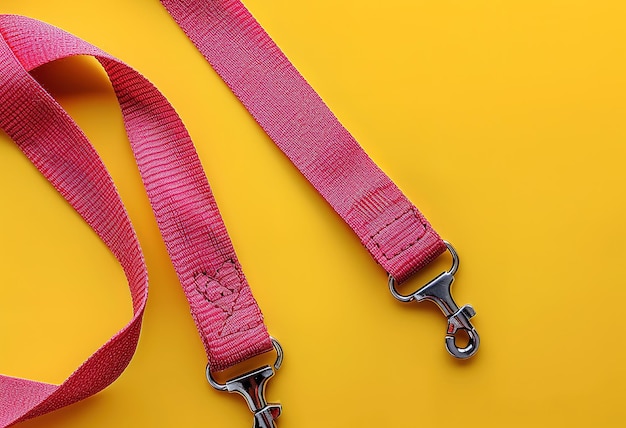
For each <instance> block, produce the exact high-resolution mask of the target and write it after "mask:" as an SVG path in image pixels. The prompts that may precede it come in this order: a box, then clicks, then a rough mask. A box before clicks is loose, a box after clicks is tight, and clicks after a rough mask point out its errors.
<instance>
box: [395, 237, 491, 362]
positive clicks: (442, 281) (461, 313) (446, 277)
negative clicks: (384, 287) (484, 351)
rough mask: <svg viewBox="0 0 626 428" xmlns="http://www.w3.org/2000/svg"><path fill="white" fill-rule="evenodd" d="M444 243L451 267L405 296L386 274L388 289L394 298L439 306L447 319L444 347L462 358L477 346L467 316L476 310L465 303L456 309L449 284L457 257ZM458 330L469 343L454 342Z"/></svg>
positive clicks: (478, 339) (470, 315)
mask: <svg viewBox="0 0 626 428" xmlns="http://www.w3.org/2000/svg"><path fill="white" fill-rule="evenodd" d="M444 242H445V244H446V247H448V251H450V254H452V267H451V268H450V270H448V271H447V272H443V273H441V274H440V275H439V276H437V277H436V278H435V279H433V280H432V281H430V282H429V283H428V284H426V285H425V286H423V287H422V288H420V289H419V290H417V291H416V292H415V293H413V294H409V295H406V296H405V295H402V294H400V293H398V291H397V290H396V280H395V278H394V277H393V276H391V275H389V290H390V291H391V294H392V295H393V297H395V298H396V299H398V300H400V301H401V302H411V301H413V300H415V301H417V302H422V301H424V300H430V301H431V302H434V303H435V304H436V305H437V306H439V308H440V309H441V311H442V312H443V314H444V315H445V316H446V318H448V331H447V333H446V348H447V349H448V352H449V353H450V354H451V355H452V356H453V357H456V358H463V359H464V358H469V357H471V356H472V355H474V354H475V353H476V351H478V346H479V345H480V337H479V336H478V333H477V332H476V329H475V328H474V326H473V325H472V323H471V322H470V318H472V317H473V316H474V315H476V311H475V310H474V308H473V307H472V306H471V305H465V306H463V307H461V308H459V307H458V306H457V304H456V303H455V302H454V299H453V298H452V294H451V293H450V286H451V285H452V283H453V282H454V274H455V273H456V271H457V269H458V268H459V256H458V254H457V253H456V251H455V249H454V247H453V246H452V245H450V243H449V242H446V241H444ZM459 330H464V331H465V332H466V333H467V336H468V343H467V345H466V346H465V347H462V348H459V347H458V346H457V345H456V337H455V334H456V333H457V332H458V331H459Z"/></svg>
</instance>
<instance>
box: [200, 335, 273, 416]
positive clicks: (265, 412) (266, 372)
mask: <svg viewBox="0 0 626 428" xmlns="http://www.w3.org/2000/svg"><path fill="white" fill-rule="evenodd" d="M271 340H272V345H273V346H274V349H275V350H276V354H277V357H276V362H275V363H274V369H276V370H278V369H279V368H280V365H281V364H282V362H283V349H282V347H281V346H280V343H278V341H277V340H276V339H274V338H271ZM274 369H273V368H272V367H270V366H263V367H261V368H259V369H256V370H253V371H251V372H248V373H245V374H243V375H241V376H238V377H236V378H234V379H231V380H229V381H227V382H226V383H225V384H221V383H218V382H217V381H216V380H215V379H214V378H213V376H212V375H211V370H210V368H209V366H208V365H207V368H206V377H207V380H208V381H209V383H210V384H211V386H212V387H213V388H215V389H217V390H218V391H228V392H236V393H237V394H239V395H241V396H242V397H243V398H244V399H245V400H246V403H247V404H248V407H249V408H250V411H252V413H254V425H253V428H276V422H275V420H276V419H278V417H279V416H280V413H281V412H282V406H281V405H280V404H276V403H269V404H268V403H267V401H266V400H265V386H266V384H267V381H268V380H269V379H270V378H271V377H272V376H274Z"/></svg>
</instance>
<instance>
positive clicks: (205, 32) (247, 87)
mask: <svg viewBox="0 0 626 428" xmlns="http://www.w3.org/2000/svg"><path fill="white" fill-rule="evenodd" d="M160 1H161V3H162V4H163V6H165V8H166V9H167V10H168V12H169V13H170V15H172V17H173V18H174V20H175V21H176V22H177V23H178V25H179V26H180V27H181V28H182V30H183V31H184V32H185V33H186V34H187V36H188V37H189V38H190V39H191V41H192V42H193V43H194V44H195V46H196V47H197V48H198V50H199V51H200V52H201V53H202V54H203V55H204V57H205V58H206V60H207V61H208V62H209V63H210V64H211V66H212V67H213V68H214V69H215V71H216V72H217V73H218V74H219V75H220V76H221V78H222V80H224V82H225V83H226V84H227V85H228V87H229V88H230V89H231V90H232V92H233V93H234V94H235V95H236V96H237V97H238V98H239V100H240V101H241V102H242V103H243V105H244V106H245V107H246V109H247V110H248V111H249V112H250V114H251V115H252V116H253V117H254V118H255V120H256V121H257V122H258V123H259V125H260V126H261V127H262V128H263V129H264V130H265V132H266V133H267V134H268V135H269V137H270V138H271V139H272V140H273V141H274V142H275V143H276V145H277V146H278V147H279V148H280V149H281V150H282V151H283V153H285V155H286V156H287V157H288V158H289V159H290V160H291V162H292V163H293V164H294V165H295V166H296V167H297V168H298V169H299V170H300V172H301V173H302V174H303V175H304V176H305V177H306V179H307V180H308V181H309V182H310V183H311V184H312V185H313V186H314V187H315V189H316V190H317V191H318V192H319V193H320V194H321V195H322V197H324V199H325V200H326V201H327V202H328V203H329V204H330V205H331V207H332V208H333V209H334V210H335V211H336V212H337V214H339V216H340V217H341V218H342V219H343V220H344V221H345V222H346V223H347V224H348V225H349V226H350V228H352V230H353V231H354V233H355V234H356V235H357V236H358V237H359V239H360V240H361V243H362V244H363V245H364V246H365V248H367V249H368V250H369V252H370V254H371V255H372V257H373V258H374V260H376V261H377V262H378V263H379V264H380V265H381V266H382V267H383V268H384V269H385V270H386V271H387V273H388V274H389V282H388V284H389V289H390V291H391V293H392V295H393V296H394V297H395V298H396V299H398V300H400V301H402V302H411V301H418V302H420V301H425V300H428V301H432V302H433V303H435V304H436V305H438V306H439V308H440V309H441V311H442V312H443V313H444V315H445V316H446V318H447V319H448V327H447V330H446V336H445V343H446V349H447V350H448V352H449V353H450V354H451V355H452V356H454V357H456V358H469V357H471V356H472V355H474V354H475V353H476V351H477V350H478V346H479V343H480V339H479V336H478V333H477V332H476V330H475V329H474V326H473V325H472V323H471V322H470V319H471V318H472V317H473V316H474V315H475V314H476V313H475V311H474V308H473V307H472V306H470V305H464V306H462V307H460V308H459V306H457V304H456V303H455V302H454V299H453V298H452V295H451V293H450V286H451V285H452V282H453V281H454V273H455V272H456V270H457V268H458V262H459V259H458V256H457V253H456V251H455V250H454V248H453V247H452V246H451V245H450V244H449V243H448V242H445V241H443V240H442V239H441V238H440V237H439V235H438V234H437V233H436V232H435V230H434V229H433V228H432V226H431V225H430V223H428V221H427V220H426V219H425V218H424V216H423V215H422V214H421V213H420V212H419V210H418V209H417V208H416V207H415V206H414V205H413V204H412V203H411V202H410V201H409V200H408V198H407V197H406V196H405V195H404V194H403V193H402V192H401V191H400V189H398V187H397V186H396V185H395V184H394V183H393V182H392V181H391V179H390V178H389V177H388V176H387V175H385V173H384V172H383V171H381V169H380V168H378V166H377V165H376V164H375V163H374V162H373V161H372V160H371V159H370V158H369V156H368V155H367V154H366V153H365V151H364V150H363V149H362V148H361V146H360V145H359V144H358V143H357V141H356V140H355V139H354V137H352V135H350V133H349V132H348V131H347V130H346V129H345V128H344V127H343V126H342V125H341V123H339V120H338V119H337V118H336V117H335V115H334V114H333V113H332V112H331V111H330V109H329V108H328V107H327V106H326V104H324V101H322V99H321V98H320V97H319V95H318V94H317V93H316V92H315V91H314V90H313V88H312V87H311V86H310V85H309V84H308V83H307V81H306V80H305V79H304V77H302V75H301V74H300V73H299V72H298V70H296V68H295V67H294V66H293V64H291V62H290V61H289V60H288V59H287V57H286V56H285V55H284V54H283V52H282V51H281V50H280V48H279V47H278V46H277V45H276V43H274V41H273V40H272V39H271V38H270V36H269V35H268V34H267V33H266V32H265V30H264V29H263V28H262V27H261V25H260V24H259V23H258V22H257V21H256V20H255V18H254V17H253V16H252V14H251V13H250V12H249V11H248V10H247V9H246V7H245V6H244V5H243V3H242V2H241V1H240V0H193V1H192V0H160ZM446 249H448V250H449V251H450V253H451V255H452V258H453V263H452V268H451V269H450V270H449V271H447V272H444V273H442V274H441V275H439V276H438V277H436V278H435V279H433V280H432V281H430V282H429V283H427V284H426V285H425V286H423V287H421V288H419V289H418V290H417V291H416V292H414V293H412V294H410V295H407V296H405V295H402V294H399V293H398V292H397V290H396V284H398V283H401V282H403V281H406V280H407V279H408V278H409V277H411V275H413V274H414V273H415V272H417V271H419V270H420V269H422V268H423V267H424V266H426V265H427V264H429V263H430V262H431V261H433V260H434V259H435V258H437V256H439V255H440V254H441V253H443V252H444V251H446ZM459 330H463V331H465V332H466V333H467V336H468V342H467V344H466V345H462V346H458V345H457V343H456V334H457V332H458V331H459Z"/></svg>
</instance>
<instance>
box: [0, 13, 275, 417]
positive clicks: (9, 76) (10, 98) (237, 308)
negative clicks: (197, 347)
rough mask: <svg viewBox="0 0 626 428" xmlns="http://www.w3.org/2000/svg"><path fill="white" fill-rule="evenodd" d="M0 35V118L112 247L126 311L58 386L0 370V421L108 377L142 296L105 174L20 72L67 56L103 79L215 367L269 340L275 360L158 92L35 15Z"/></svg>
mask: <svg viewBox="0 0 626 428" xmlns="http://www.w3.org/2000/svg"><path fill="white" fill-rule="evenodd" d="M0 35H1V36H2V37H0V98H1V99H0V126H1V127H2V129H3V130H5V132H7V134H8V135H9V136H11V138H12V139H13V140H14V141H15V142H16V143H17V144H18V146H19V147H20V149H22V151H23V152H24V153H25V154H26V156H28V158H29V159H31V161H32V162H33V163H34V164H35V166H37V168H38V169H39V170H40V171H41V172H42V173H43V174H44V175H45V176H46V178H48V180H50V182H51V183H52V184H53V185H54V186H55V187H56V188H57V189H58V190H59V192H60V193H61V194H62V195H63V196H64V197H65V198H66V199H67V200H68V201H69V202H70V204H72V206H73V207H74V208H75V209H76V210H77V211H78V212H79V213H80V214H81V215H82V216H83V218H84V219H85V220H86V221H87V222H88V223H89V224H90V225H91V227H92V228H93V229H94V230H95V231H96V233H97V234H98V235H99V236H100V237H101V238H102V240H103V241H104V242H105V243H106V244H107V246H108V247H109V248H110V249H111V251H112V252H113V253H114V254H115V255H116V257H117V258H118V260H119V261H120V263H121V265H122V267H123V268H124V271H125V272H126V276H127V278H128V281H129V286H130V290H131V294H132V298H133V308H134V317H133V319H132V320H131V321H130V322H129V324H128V325H127V326H126V327H124V329H122V330H121V331H120V332H119V333H118V334H116V335H115V336H114V337H112V338H111V340H110V341H109V342H107V343H106V344H105V345H103V346H102V348H100V349H99V350H98V351H96V353H94V354H93V355H92V356H91V357H90V358H89V359H88V360H87V361H86V362H85V363H84V364H83V365H82V366H81V367H79V368H78V369H77V370H76V371H75V372H74V373H73V374H72V375H71V376H70V377H69V378H68V379H67V380H66V381H65V382H64V383H63V384H62V385H50V384H45V383H41V382H35V381H30V380H25V379H16V378H12V377H7V376H0V426H2V427H5V426H9V425H12V424H14V423H16V422H19V421H23V420H26V419H29V418H32V417H35V416H38V415H41V414H44V413H46V412H49V411H52V410H55V409H58V408H60V407H62V406H66V405H69V404H71V403H74V402H76V401H79V400H81V399H83V398H86V397H88V396H89V395H92V394H94V393H96V392H98V391H100V390H101V389H103V388H104V387H106V386H107V385H108V384H110V383H111V382H112V381H113V380H115V379H116V378H117V377H118V376H119V375H120V374H121V372H122V371H123V369H124V368H125V367H126V366H127V364H128V363H129V361H130V358H131V357H132V355H133V353H134V350H135V347H136V345H137V340H138V337H139V331H140V326H141V317H142V315H143V312H144V307H145V302H146V296H147V274H146V267H145V263H144V260H143V255H142V253H141V249H140V247H139V243H138V241H137V237H136V235H135V232H134V230H133V228H132V225H131V223H130V220H129V219H128V216H127V214H126V211H125V209H124V206H123V204H122V202H121V200H120V198H119V195H118V194H117V191H116V189H115V187H114V185H113V182H112V180H111V178H110V176H109V174H108V172H107V171H106V169H105V167H104V165H103V164H102V162H101V160H100V158H99V157H98V155H97V153H96V152H95V150H94V149H93V148H92V146H91V145H90V144H89V142H88V141H87V139H86V137H85V136H84V134H83V133H82V132H81V131H80V129H79V128H78V126H77V125H76V124H75V123H74V121H73V120H72V119H71V118H70V117H69V116H68V115H67V114H66V113H65V111H64V110H63V109H62V108H61V107H60V106H59V105H58V103H57V102H56V101H54V99H52V97H50V95H49V94H48V93H47V92H46V91H45V90H44V89H43V88H42V87H41V86H40V85H39V84H38V83H37V82H36V81H35V80H34V79H33V78H32V77H31V76H30V75H29V74H28V71H30V70H33V69H34V68H36V67H38V66H40V65H43V64H45V63H47V62H50V61H54V60H56V59H60V58H64V57H68V56H73V55H92V56H94V57H96V58H97V59H98V61H99V62H100V63H101V64H102V66H103V67H104V69H105V70H106V72H107V74H108V76H109V78H110V79H111V83H112V84H113V87H114V89H115V93H116V95H117V97H118V99H119V102H120V106H121V108H122V113H123V117H124V122H125V125H126V130H127V134H128V137H129V140H130V142H131V146H132V149H133V152H134V155H135V158H136V161H137V165H138V167H139V170H140V172H141V176H142V179H143V182H144V185H145V187H146V191H147V193H148V195H149V197H150V202H151V204H152V207H153V210H154V213H155V216H156V218H157V221H158V224H159V228H160V230H161V234H162V235H163V239H164V241H165V242H166V244H167V248H168V252H169V254H170V257H171V260H172V263H173V264H174V267H175V269H176V272H177V274H178V277H179V279H180V282H181V284H182V286H183V289H184V291H185V294H186V296H187V299H188V300H189V303H190V306H191V311H192V315H193V317H194V320H195V322H196V326H197V328H198V331H199V332H200V336H201V337H202V340H203V342H204V345H205V348H206V351H207V356H208V360H209V366H210V367H211V368H212V369H214V370H223V369H225V368H227V367H230V366H232V365H234V364H237V363H239V362H242V361H244V360H247V359H248V358H251V357H253V356H255V355H258V354H260V353H262V352H266V351H269V350H271V349H272V348H273V347H277V351H278V352H279V359H280V358H282V353H281V352H280V348H279V347H278V345H277V342H275V341H274V342H273V341H272V340H271V338H270V337H269V335H268V333H267V330H266V328H265V325H264V324H263V319H262V315H261V313H260V310H259V308H258V306H257V304H256V302H255V301H254V298H253V297H252V294H251V292H250V289H249V287H248V284H247V282H246V279H245V277H244V275H243V272H242V271H241V266H240V265H239V262H238V261H237V258H236V255H235V252H234V250H233V248H232V244H231V242H230V239H229V237H228V234H227V232H226V229H225V227H224V224H223V222H222V219H221V217H220V215H219V211H218V209H217V205H216V204H215V200H214V198H213V196H212V194H211V191H210V188H209V185H208V182H207V180H206V177H205V175H204V172H203V170H202V167H201V165H200V162H199V160H198V157H197V155H196V152H195V149H194V147H193V144H192V142H191V139H190V138H189V135H188V133H187V131H186V130H185V128H184V126H183V124H182V122H181V120H180V118H179V117H178V115H177V114H176V113H175V111H174V110H173V108H172V107H171V106H170V104H169V103H168V102H167V100H166V99H165V98H164V97H163V95H161V93H160V92H158V91H157V90H156V88H154V87H153V86H152V85H151V84H150V83H149V82H148V81H147V80H146V79H145V78H144V77H143V76H141V75H140V74H139V73H137V72H136V71H134V70H133V69H131V68H130V67H128V66H126V65H125V64H123V63H122V62H120V61H118V60H116V59H115V58H113V57H111V56H110V55H108V54H106V53H105V52H102V51H101V50H99V49H97V48H95V47H93V46H91V45H89V44H88V43H86V42H84V41H82V40H80V39H78V38H76V37H74V36H72V35H70V34H68V33H65V32H63V31H61V30H59V29H57V28H54V27H51V26H49V25H47V24H44V23H41V22H39V21H35V20H32V19H28V18H24V17H20V16H7V15H4V16H0ZM279 363H280V361H277V364H276V365H277V366H278V365H279ZM261 375H263V376H265V377H269V376H270V373H268V372H267V370H266V371H263V372H262V373H261V374H257V376H256V378H255V379H260V380H262V379H261V378H260V377H259V376H261ZM229 385H230V386H232V385H234V384H232V383H231V384H229ZM266 407H267V409H265V410H263V409H259V411H260V413H259V414H258V415H257V418H259V419H261V420H262V419H263V418H272V417H277V416H278V413H279V411H280V409H279V408H277V407H276V406H266ZM266 415H267V416H266Z"/></svg>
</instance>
